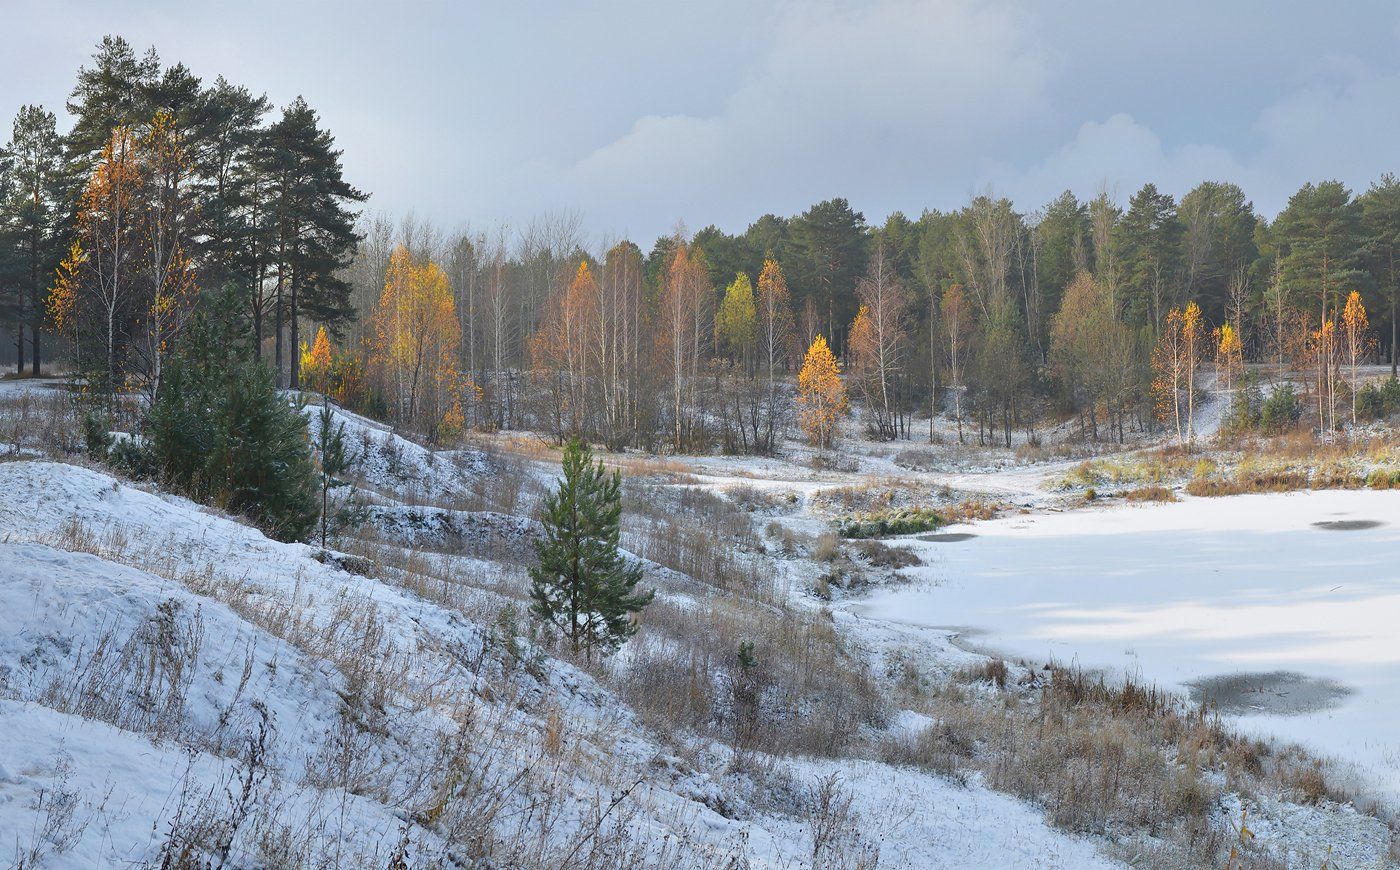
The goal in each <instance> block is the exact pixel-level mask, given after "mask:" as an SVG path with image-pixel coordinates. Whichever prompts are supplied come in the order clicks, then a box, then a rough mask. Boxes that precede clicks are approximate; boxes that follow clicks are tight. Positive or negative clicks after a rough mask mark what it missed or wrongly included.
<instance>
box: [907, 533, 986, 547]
mask: <svg viewBox="0 0 1400 870" xmlns="http://www.w3.org/2000/svg"><path fill="white" fill-rule="evenodd" d="M975 537H977V536H976V535H975V534H973V533H972V532H935V533H934V534H932V535H920V536H919V537H918V538H916V539H915V540H919V541H928V542H929V543H932V544H952V543H955V542H957V541H966V540H967V539H968V538H975Z"/></svg>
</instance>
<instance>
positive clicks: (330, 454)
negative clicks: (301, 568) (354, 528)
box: [316, 330, 349, 550]
mask: <svg viewBox="0 0 1400 870" xmlns="http://www.w3.org/2000/svg"><path fill="white" fill-rule="evenodd" d="M321 334H322V335H325V332H324V330H323V331H322V332H321ZM316 424H317V425H316V470H317V473H318V474H319V475H320V478H321V549H322V550H324V549H326V532H327V527H328V524H329V521H330V491H331V484H332V483H334V482H335V476H336V475H337V474H340V473H341V472H342V471H344V470H345V469H346V468H347V467H348V465H349V462H348V460H347V457H346V452H345V424H344V423H341V422H338V421H337V420H336V419H335V412H333V411H332V410H331V406H330V403H329V402H326V401H324V400H323V401H322V403H321V410H320V411H319V412H318V413H317V415H316Z"/></svg>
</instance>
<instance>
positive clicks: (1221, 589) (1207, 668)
mask: <svg viewBox="0 0 1400 870" xmlns="http://www.w3.org/2000/svg"><path fill="white" fill-rule="evenodd" d="M1347 520H1352V521H1367V520H1372V521H1377V522H1379V523H1380V524H1381V525H1379V526H1377V527H1374V528H1362V529H1357V530H1350V531H1339V530H1329V529H1324V528H1319V527H1317V526H1314V525H1313V524H1314V523H1319V522H1331V521H1347ZM948 530H949V531H967V532H970V533H972V534H973V535H974V537H972V538H969V539H967V540H963V541H957V542H925V541H919V540H918V539H917V538H909V539H902V540H901V543H902V544H904V545H907V546H910V547H913V548H915V550H916V551H917V552H918V553H919V555H920V556H921V557H922V558H923V560H924V562H925V566H924V567H921V568H911V569H907V570H906V572H905V574H906V575H907V576H909V577H910V578H912V579H913V580H914V581H915V582H914V584H913V585H910V586H905V587H900V588H892V589H885V590H882V591H879V592H877V593H875V594H873V595H871V596H870V597H869V598H868V599H866V600H864V601H861V602H859V603H855V604H852V605H850V607H851V610H852V611H853V612H854V613H856V614H857V615H859V616H862V617H865V618H867V619H876V620H885V621H891V622H900V623H906V624H914V625H922V626H928V627H938V628H942V629H946V630H948V631H950V632H955V633H956V634H957V635H958V637H959V639H960V640H961V641H962V642H964V643H969V644H972V645H975V646H976V647H978V648H982V649H986V650H990V651H995V652H997V653H999V654H1003V655H1008V656H1012V657H1018V658H1024V659H1027V660H1028V661H1031V662H1033V663H1034V662H1042V661H1046V660H1050V659H1054V660H1056V661H1059V662H1061V663H1071V662H1074V663H1078V664H1081V665H1084V666H1089V667H1098V668H1106V669H1110V670H1114V671H1118V672H1125V673H1133V674H1136V675H1138V676H1140V677H1141V678H1143V679H1146V680H1148V681H1152V682H1156V683H1159V684H1162V685H1164V686H1168V687H1172V688H1176V689H1180V690H1183V691H1189V690H1190V689H1191V687H1192V685H1193V684H1196V683H1198V681H1208V680H1210V679H1211V678H1218V677H1223V676H1228V675H1233V674H1246V675H1251V676H1249V677H1248V678H1247V679H1246V681H1245V682H1246V684H1251V683H1253V684H1256V690H1262V691H1264V692H1269V691H1274V692H1276V693H1278V694H1281V695H1284V697H1281V698H1280V697H1274V698H1270V699H1268V700H1269V701H1271V702H1272V705H1271V706H1266V705H1264V704H1251V702H1250V696H1249V695H1248V694H1247V693H1246V694H1245V695H1244V696H1243V698H1244V701H1243V703H1244V705H1245V707H1244V709H1245V710H1250V709H1254V712H1247V713H1245V714H1244V715H1240V716H1239V717H1238V721H1239V723H1240V724H1241V726H1243V727H1245V728H1247V729H1250V730H1253V731H1256V732H1259V733H1261V734H1269V735H1274V736H1277V737H1279V738H1281V739H1284V740H1286V741H1296V742H1299V743H1301V744H1303V745H1305V746H1307V747H1309V748H1311V749H1312V750H1314V751H1316V752H1318V753H1320V754H1323V755H1334V756H1337V757H1338V758H1340V759H1341V760H1342V761H1343V762H1350V763H1351V764H1353V765H1354V772H1355V774H1356V775H1357V776H1359V777H1364V779H1365V780H1369V781H1370V784H1372V785H1373V786H1376V787H1378V788H1380V789H1382V790H1383V791H1384V792H1385V793H1386V794H1387V795H1388V796H1390V797H1392V798H1394V797H1397V796H1400V734H1397V732H1396V731H1395V727H1394V723H1395V711H1396V710H1397V709H1400V646H1397V645H1396V643H1395V626H1396V625H1397V624H1400V563H1397V562H1396V561H1395V558H1394V556H1395V553H1396V552H1397V547H1400V492H1388V491H1387V492H1374V491H1322V492H1303V493H1289V494H1269V495H1244V496H1235V497H1229V498H1215V499H1194V498H1186V499H1185V500H1183V501H1181V502H1177V503H1171V504H1153V505H1147V506H1140V507H1115V508H1109V509H1097V510H1081V511H1073V512H1066V513H1061V514H1042V515H1017V516H1011V517H1005V518H1002V519H998V520H994V521H990V522H985V523H978V524H976V525H968V526H964V527H949V529H948ZM1275 672H1296V673H1297V674H1301V675H1302V676H1303V679H1301V680H1294V681H1293V683H1296V685H1295V684H1290V685H1288V686H1286V687H1284V688H1279V689H1274V688H1270V680H1269V679H1265V678H1261V677H1258V676H1253V675H1259V674H1266V675H1268V674H1274V673H1275ZM1207 685H1208V683H1207ZM1328 688H1333V689H1336V690H1337V691H1332V692H1329V691H1327V689H1328ZM1319 693H1321V695H1322V696H1323V697H1320V698H1314V697H1310V696H1313V695H1317V694H1319ZM1289 696H1291V697H1289ZM1328 696H1330V697H1328ZM1309 701H1312V702H1315V703H1308V702H1309ZM1290 707H1302V708H1303V709H1302V710H1300V711H1298V712H1287V713H1285V712H1281V711H1284V710H1287V709H1288V708H1290ZM1309 707H1317V708H1316V709H1308V708H1309Z"/></svg>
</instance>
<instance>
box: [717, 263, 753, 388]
mask: <svg viewBox="0 0 1400 870" xmlns="http://www.w3.org/2000/svg"><path fill="white" fill-rule="evenodd" d="M757 337H758V307H757V305H756V304H755V302H754V296H753V284H752V283H751V282H750V281H749V276H748V275H746V274H744V273H743V272H739V273H737V274H736V275H735V276H734V281H733V283H731V284H730V285H729V286H728V287H726V288H725V290H724V301H722V302H721V303H720V305H719V311H718V312H716V313H715V338H716V339H717V340H718V342H719V345H720V348H721V349H722V350H723V351H724V352H725V353H727V354H728V355H729V357H730V358H731V359H733V360H734V361H735V362H739V363H742V364H743V366H744V369H745V371H747V372H749V373H750V374H752V373H753V346H754V341H755V339H757Z"/></svg>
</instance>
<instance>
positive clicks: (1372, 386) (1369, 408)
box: [1356, 378, 1400, 420]
mask: <svg viewBox="0 0 1400 870" xmlns="http://www.w3.org/2000/svg"><path fill="white" fill-rule="evenodd" d="M1397 412H1400V380H1397V379H1396V378H1387V379H1386V380H1384V381H1381V382H1380V383H1376V382H1374V381H1371V382H1368V383H1365V384H1362V385H1361V389H1359V390H1357V392H1356V413H1357V416H1359V417H1364V418H1366V419H1368V420H1384V419H1386V418H1387V417H1390V416H1392V415H1393V414H1395V413H1397Z"/></svg>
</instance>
